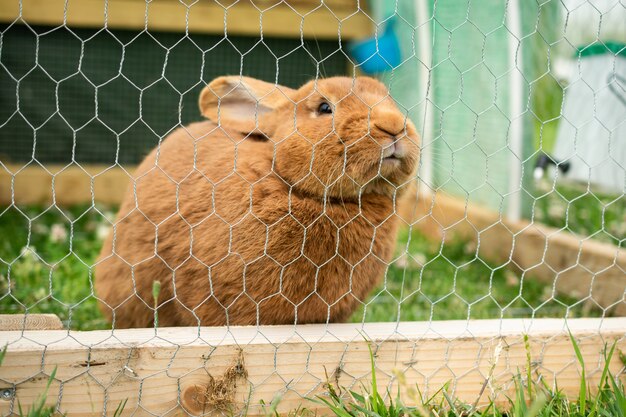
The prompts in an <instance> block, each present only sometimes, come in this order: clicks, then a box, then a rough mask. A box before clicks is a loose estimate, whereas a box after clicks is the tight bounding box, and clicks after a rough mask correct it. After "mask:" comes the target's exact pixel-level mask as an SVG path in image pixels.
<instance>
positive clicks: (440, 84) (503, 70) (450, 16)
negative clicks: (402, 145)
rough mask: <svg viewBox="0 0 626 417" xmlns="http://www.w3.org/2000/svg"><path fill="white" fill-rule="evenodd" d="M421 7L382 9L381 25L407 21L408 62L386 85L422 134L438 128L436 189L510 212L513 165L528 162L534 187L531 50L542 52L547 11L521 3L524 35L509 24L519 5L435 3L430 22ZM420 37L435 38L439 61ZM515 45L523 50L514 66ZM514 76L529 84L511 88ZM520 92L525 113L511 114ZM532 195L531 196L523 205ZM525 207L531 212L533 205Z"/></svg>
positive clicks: (433, 140)
mask: <svg viewBox="0 0 626 417" xmlns="http://www.w3.org/2000/svg"><path fill="white" fill-rule="evenodd" d="M415 4H416V2H414V1H409V0H400V1H398V3H397V5H394V4H393V3H390V4H387V3H384V4H383V3H380V4H378V3H376V5H377V6H378V7H376V10H375V11H376V14H377V16H378V18H379V19H378V20H379V22H380V21H383V20H384V18H388V17H392V18H394V19H399V21H400V24H399V25H397V26H398V31H397V33H398V36H399V38H400V40H401V49H402V51H403V57H404V59H405V61H404V62H403V63H402V64H401V65H400V66H399V67H398V68H397V69H396V70H395V71H393V73H390V74H386V75H385V80H386V81H387V82H388V83H389V84H390V86H391V91H392V94H394V97H395V98H396V99H397V100H398V101H399V102H400V103H401V104H403V105H404V106H405V107H407V108H408V109H410V110H411V112H410V115H411V117H412V119H413V120H414V122H415V123H416V124H417V125H418V126H419V128H420V130H423V128H424V125H425V123H432V126H433V129H432V131H431V136H428V131H427V130H426V132H427V135H426V136H425V137H424V138H423V142H424V145H425V146H427V147H430V151H431V153H432V155H433V161H432V166H433V169H432V178H433V181H432V186H433V187H435V188H437V189H443V190H445V191H448V192H451V193H453V194H457V195H462V196H467V195H469V198H470V199H471V201H473V202H477V203H481V204H484V205H487V206H489V207H492V208H494V209H499V210H506V208H507V204H508V201H509V200H510V196H507V195H509V194H510V192H511V191H510V184H509V176H510V173H511V166H512V161H514V160H515V161H516V165H518V164H522V166H523V183H524V188H525V189H530V187H531V184H530V181H529V179H530V177H529V175H530V173H531V172H530V171H531V170H530V169H529V167H530V163H531V161H530V159H531V156H532V154H533V134H534V133H533V132H534V128H533V126H534V125H533V116H532V112H531V111H530V110H531V109H530V106H531V101H530V100H529V96H530V89H531V83H530V80H534V79H535V78H536V76H535V73H536V71H537V66H536V64H535V62H534V59H535V57H536V54H534V53H531V51H535V50H536V46H537V45H536V38H537V37H538V36H540V34H539V33H538V32H537V20H538V17H539V16H541V13H539V12H538V10H539V8H538V6H536V5H535V4H530V3H528V2H519V6H520V7H519V9H518V11H519V19H520V30H521V33H519V34H514V33H512V28H511V27H510V25H508V23H507V21H506V19H507V17H506V12H507V7H508V8H509V10H512V8H513V7H514V6H513V5H511V4H510V3H508V2H506V1H505V0H488V1H482V2H471V1H463V2H459V1H457V0H441V1H436V2H431V3H430V4H429V6H428V7H426V8H425V10H426V12H427V13H428V15H427V16H419V11H418V13H416V10H415ZM507 5H508V6H507ZM509 13H510V12H509ZM423 27H425V29H426V30H425V31H424V30H421V28H423ZM420 36H429V37H430V38H429V39H428V42H426V44H427V45H429V47H432V62H424V61H423V60H422V57H421V56H420V48H419V45H420V39H419V37H420ZM512 46H515V47H518V46H519V48H520V53H519V54H518V59H517V61H514V62H513V61H511V56H512V54H513V53H514V52H513V51H512V49H511V47H512ZM542 51H543V49H542ZM544 57H545V54H544ZM424 71H426V72H427V73H428V74H427V75H428V76H429V78H428V79H429V89H430V91H429V95H430V100H431V103H430V104H429V111H430V112H431V113H430V114H426V113H425V111H426V105H425V103H426V102H427V101H426V99H425V97H426V91H425V87H426V86H420V84H419V80H420V75H423V74H421V73H422V72H424ZM514 71H519V73H520V74H521V83H519V85H515V86H513V85H512V83H511V75H512V73H513V72H514ZM407 80H412V82H411V83H410V84H409V83H407ZM407 85H412V86H413V88H407ZM514 87H515V88H519V89H520V90H519V91H520V100H521V101H520V102H519V104H520V105H521V112H520V113H518V114H512V113H511V111H512V110H511V104H510V94H511V90H512V88H514ZM513 121H517V122H518V123H519V124H521V129H522V147H523V149H522V152H521V153H520V154H517V153H515V154H513V150H512V144H511V135H512V129H511V127H512V122H513ZM518 188H519V187H518ZM526 197H527V195H526V194H524V195H523V196H522V199H525V198H526ZM523 207H524V209H525V210H526V211H527V210H528V207H529V205H528V204H524V205H523Z"/></svg>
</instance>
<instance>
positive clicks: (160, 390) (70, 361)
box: [0, 318, 626, 416]
mask: <svg viewBox="0 0 626 417" xmlns="http://www.w3.org/2000/svg"><path fill="white" fill-rule="evenodd" d="M568 329H569V331H571V332H572V334H573V335H574V337H575V338H576V339H577V340H578V341H579V345H580V349H581V351H582V354H583V356H584V359H585V364H586V365H585V366H586V373H587V376H588V383H589V385H590V386H591V387H593V386H594V383H596V382H597V380H598V378H599V376H600V374H601V370H602V367H603V365H604V359H603V352H604V346H605V343H609V344H611V343H613V342H614V341H617V343H618V347H619V348H620V349H622V350H624V349H626V340H625V338H624V337H625V331H626V330H625V329H626V319H624V318H608V319H604V320H599V319H573V320H568V321H567V322H565V321H564V320H558V319H536V320H522V319H505V320H479V321H442V322H431V323H427V322H416V323H410V322H404V323H372V324H365V325H357V324H331V325H302V326H297V327H294V326H265V327H239V328H236V327H231V328H162V329H158V330H155V329H132V330H115V331H114V332H111V331H91V332H74V331H27V332H24V333H22V332H0V343H1V344H7V343H8V352H7V355H6V358H5V363H4V364H3V365H2V367H1V368H0V379H1V380H2V383H0V389H3V388H10V387H15V388H16V398H15V399H13V400H12V401H1V402H0V412H2V413H3V414H6V413H8V412H9V410H10V409H11V407H15V406H16V404H17V400H19V401H20V402H21V404H22V406H23V407H24V406H26V407H28V406H29V405H30V404H32V402H33V401H34V400H35V399H36V398H37V396H38V395H39V394H40V393H41V391H42V389H43V387H44V386H45V384H46V383H47V380H48V375H50V373H51V372H52V371H53V369H54V368H57V374H56V380H55V381H54V382H53V383H52V386H51V391H50V395H49V397H48V403H49V404H51V405H54V404H56V405H57V407H58V409H59V411H61V412H63V413H67V415H68V416H88V415H89V416H91V415H96V414H98V415H101V414H102V413H103V412H105V413H106V414H107V415H112V413H113V411H114V409H115V408H116V407H117V406H118V404H119V403H120V402H122V401H124V400H128V403H127V405H126V408H125V409H124V413H123V415H130V414H132V413H139V414H140V415H144V414H147V413H148V412H150V413H155V414H159V415H163V414H168V415H170V414H171V415H178V414H183V412H184V410H186V411H189V412H190V413H192V414H200V413H201V412H202V411H204V412H206V413H208V414H214V412H217V411H218V410H222V411H223V410H224V409H229V410H235V411H237V410H241V409H242V408H243V407H246V403H247V407H248V414H249V415H261V414H262V409H261V408H260V406H259V402H260V400H264V401H265V402H266V403H268V402H270V401H272V399H274V398H276V396H280V397H281V402H280V403H279V407H278V410H279V412H283V413H284V412H287V411H289V410H293V409H295V408H297V407H298V406H305V407H307V408H310V409H319V407H320V406H319V405H317V404H314V403H312V402H310V401H308V400H306V399H305V397H314V396H316V395H324V392H325V387H324V383H325V381H326V375H328V376H329V378H331V380H333V381H336V382H338V383H339V384H340V385H341V386H344V387H352V388H357V387H358V386H359V383H360V382H367V381H368V380H370V378H371V373H370V358H369V353H368V343H367V342H366V339H367V340H371V341H372V342H373V345H372V346H373V349H374V352H375V357H376V368H377V378H378V381H379V388H381V389H382V388H384V387H390V388H391V389H392V390H393V391H392V392H394V393H395V389H396V388H397V387H398V386H399V387H400V389H401V390H403V391H406V392H407V395H408V396H407V397H405V398H407V401H408V402H410V401H411V399H410V392H411V391H412V390H413V389H414V387H415V386H416V384H417V386H419V388H420V389H421V390H422V392H424V393H425V394H426V395H431V394H434V393H435V392H436V391H437V390H438V389H439V388H441V387H442V386H443V385H444V384H446V383H450V386H449V389H448V392H449V393H450V394H451V395H454V396H457V397H458V398H459V399H460V400H462V401H466V402H472V403H473V402H474V401H475V400H476V399H477V397H478V393H479V392H480V390H481V389H482V387H483V386H485V387H486V388H485V392H484V394H483V395H482V397H481V399H480V401H479V403H480V404H483V405H484V404H486V403H487V402H488V398H495V399H496V400H497V402H498V403H500V404H506V402H507V401H506V398H505V395H511V394H512V379H513V377H514V376H515V375H517V374H518V372H520V373H521V374H522V375H526V370H527V366H528V364H530V367H531V374H532V378H534V379H536V378H538V377H539V376H540V375H541V377H542V378H545V381H546V382H547V383H548V384H549V385H552V384H555V383H557V382H558V386H559V388H560V389H561V390H563V392H564V393H566V394H567V395H569V396H575V395H576V394H577V390H578V387H579V376H580V369H579V366H578V365H577V362H576V360H575V354H574V350H573V348H572V344H571V342H570V340H569V335H568ZM523 334H527V335H528V349H527V348H526V347H525V345H524V340H523ZM527 354H530V356H531V361H530V362H528V359H527ZM610 365H611V370H612V371H613V373H614V374H618V372H619V371H620V369H622V367H623V365H622V364H621V363H620V361H619V359H618V358H617V357H614V358H613V360H612V362H611V364H610ZM218 394H220V395H218ZM224 398H226V400H224ZM13 409H14V408H13Z"/></svg>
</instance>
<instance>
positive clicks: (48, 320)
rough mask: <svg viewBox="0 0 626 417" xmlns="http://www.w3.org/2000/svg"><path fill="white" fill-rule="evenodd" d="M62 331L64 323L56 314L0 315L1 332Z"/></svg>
mask: <svg viewBox="0 0 626 417" xmlns="http://www.w3.org/2000/svg"><path fill="white" fill-rule="evenodd" d="M62 329H63V323H61V320H60V319H59V318H58V317H57V316H56V315H55V314H0V331H7V330H20V331H21V330H62Z"/></svg>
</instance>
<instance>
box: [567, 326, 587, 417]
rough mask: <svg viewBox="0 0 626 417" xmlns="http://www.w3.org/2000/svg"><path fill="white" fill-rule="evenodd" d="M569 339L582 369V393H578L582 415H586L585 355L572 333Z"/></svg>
mask: <svg viewBox="0 0 626 417" xmlns="http://www.w3.org/2000/svg"><path fill="white" fill-rule="evenodd" d="M569 338H570V340H571V341H572V346H573V347H574V352H575V353H576V358H577V359H578V363H579V364H580V367H581V375H580V392H579V393H578V406H579V408H580V412H581V413H583V414H584V413H585V410H586V409H587V376H586V375H585V361H584V359H583V355H582V353H581V352H580V347H579V346H578V343H577V342H576V339H574V335H572V332H569Z"/></svg>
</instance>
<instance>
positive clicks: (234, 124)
mask: <svg viewBox="0 0 626 417" xmlns="http://www.w3.org/2000/svg"><path fill="white" fill-rule="evenodd" d="M293 91H294V90H292V89H290V88H287V87H283V86H280V85H276V84H272V83H267V82H265V81H260V80H256V79H254V78H250V77H240V76H227V77H219V78H216V79H214V80H213V81H211V82H210V83H209V85H207V86H206V87H204V89H203V90H202V93H200V103H199V104H200V112H201V113H202V115H203V116H204V117H206V118H208V119H210V120H211V121H213V122H215V123H217V124H221V125H222V126H224V127H230V128H233V129H236V130H239V131H240V132H242V133H244V134H248V133H252V132H254V131H255V130H257V128H259V121H260V119H261V116H263V115H264V114H266V113H269V112H271V111H272V110H274V109H275V108H276V107H277V106H279V105H280V104H281V103H284V102H285V100H287V99H288V98H287V97H288V95H289V94H291V93H293Z"/></svg>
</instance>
